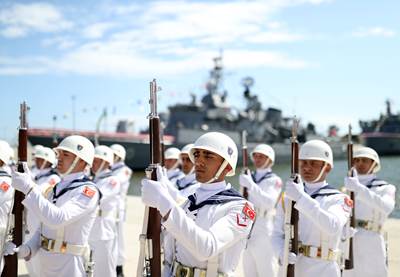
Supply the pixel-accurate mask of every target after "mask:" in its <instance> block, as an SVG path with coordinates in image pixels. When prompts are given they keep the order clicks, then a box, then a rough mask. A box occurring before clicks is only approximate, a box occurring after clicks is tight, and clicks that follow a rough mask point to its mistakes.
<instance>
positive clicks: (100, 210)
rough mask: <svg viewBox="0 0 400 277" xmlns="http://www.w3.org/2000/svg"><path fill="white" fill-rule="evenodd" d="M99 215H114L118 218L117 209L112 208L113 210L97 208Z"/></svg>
mask: <svg viewBox="0 0 400 277" xmlns="http://www.w3.org/2000/svg"><path fill="white" fill-rule="evenodd" d="M97 216H98V217H109V216H112V217H113V218H115V219H117V216H118V215H117V211H115V210H112V211H103V210H102V209H98V210H97Z"/></svg>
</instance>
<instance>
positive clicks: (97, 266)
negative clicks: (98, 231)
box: [89, 239, 117, 277]
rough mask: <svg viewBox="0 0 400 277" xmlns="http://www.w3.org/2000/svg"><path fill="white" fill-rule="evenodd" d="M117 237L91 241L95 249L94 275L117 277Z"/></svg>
mask: <svg viewBox="0 0 400 277" xmlns="http://www.w3.org/2000/svg"><path fill="white" fill-rule="evenodd" d="M115 242H116V241H115V239H111V240H97V241H90V242H89V244H90V248H91V249H92V251H93V254H92V257H93V261H94V277H115V276H117V272H116V270H115V268H116V266H117V252H116V247H115Z"/></svg>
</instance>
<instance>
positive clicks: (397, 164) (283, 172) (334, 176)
mask: <svg viewBox="0 0 400 277" xmlns="http://www.w3.org/2000/svg"><path fill="white" fill-rule="evenodd" d="M398 169H400V156H393V157H382V158H381V170H380V171H379V173H378V178H381V179H383V180H385V181H388V182H389V183H391V184H393V185H395V186H396V188H397V190H396V208H395V210H394V211H393V213H392V214H391V215H390V216H391V217H395V218H400V172H397V170H398ZM240 170H241V169H240V168H239V169H238V170H237V173H238V172H240ZM273 170H274V172H275V173H276V174H278V175H279V176H281V178H282V179H283V180H284V181H286V180H287V179H288V178H289V176H290V164H279V163H277V164H275V165H274V167H273ZM346 172H347V160H337V161H335V163H334V168H333V169H332V171H331V172H330V174H329V175H328V182H329V183H330V184H331V185H333V186H335V187H341V186H343V178H344V176H345V174H346ZM144 176H145V174H144V171H141V172H139V171H137V172H135V173H134V174H133V176H132V185H131V187H130V188H129V194H130V195H140V180H141V179H142V178H144ZM238 176H239V175H238V174H236V176H234V177H231V178H229V181H230V182H231V184H233V185H234V186H235V187H236V188H239V181H238Z"/></svg>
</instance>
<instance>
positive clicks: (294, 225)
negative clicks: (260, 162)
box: [282, 118, 299, 277]
mask: <svg viewBox="0 0 400 277" xmlns="http://www.w3.org/2000/svg"><path fill="white" fill-rule="evenodd" d="M298 127H299V120H297V119H296V118H294V119H293V126H292V137H291V138H290V140H291V147H292V158H291V177H292V178H293V180H294V181H295V182H296V181H298V180H297V179H296V175H297V174H298V173H299V142H298V141H297V129H298ZM295 204H296V202H294V201H289V205H288V207H286V210H285V226H284V228H285V242H284V257H283V259H284V261H283V268H284V269H283V270H284V274H283V275H282V276H287V277H294V265H293V264H289V261H288V259H289V252H292V253H294V254H296V255H297V254H298V252H299V251H298V250H299V230H298V223H299V211H298V210H296V209H295V208H294V205H295Z"/></svg>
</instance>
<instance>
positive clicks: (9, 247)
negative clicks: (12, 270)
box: [4, 241, 31, 259]
mask: <svg viewBox="0 0 400 277" xmlns="http://www.w3.org/2000/svg"><path fill="white" fill-rule="evenodd" d="M15 253H18V258H20V259H22V258H27V257H28V256H29V255H30V254H31V249H30V248H29V246H27V245H25V244H22V245H20V246H19V247H17V246H16V245H15V244H14V243H12V242H11V241H7V242H6V243H5V245H4V256H8V255H14V254H15Z"/></svg>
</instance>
